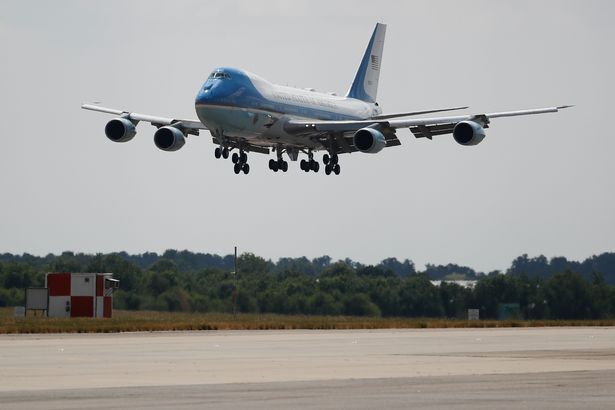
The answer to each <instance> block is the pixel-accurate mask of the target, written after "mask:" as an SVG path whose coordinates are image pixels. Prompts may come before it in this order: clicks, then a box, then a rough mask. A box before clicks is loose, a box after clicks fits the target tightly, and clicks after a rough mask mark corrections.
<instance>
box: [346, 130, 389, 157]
mask: <svg viewBox="0 0 615 410" xmlns="http://www.w3.org/2000/svg"><path fill="white" fill-rule="evenodd" d="M352 140H353V142H354V146H355V147H356V148H357V149H358V150H359V151H361V152H365V153H368V154H375V153H377V152H380V151H382V149H383V148H384V147H386V145H387V141H386V138H385V137H384V135H383V134H382V133H381V132H380V131H378V130H377V129H375V128H369V127H367V128H361V129H360V130H358V131H357V132H355V133H354V136H353V137H352Z"/></svg>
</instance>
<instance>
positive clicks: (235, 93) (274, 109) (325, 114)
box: [195, 68, 362, 122]
mask: <svg viewBox="0 0 615 410" xmlns="http://www.w3.org/2000/svg"><path fill="white" fill-rule="evenodd" d="M216 71H220V72H224V73H227V74H229V75H230V77H231V78H230V79H212V78H210V79H208V80H207V81H206V82H205V84H204V85H203V87H201V89H200V90H199V93H198V95H197V97H196V100H195V105H196V107H197V108H199V107H203V108H205V107H207V106H215V107H229V108H231V107H232V108H239V109H244V110H255V111H266V112H269V113H272V114H279V115H293V116H298V117H304V118H313V119H320V120H358V119H362V118H360V117H356V116H351V115H346V114H342V113H339V112H335V111H332V110H327V109H325V108H322V109H318V108H311V107H304V106H299V105H294V104H291V103H284V102H278V101H271V100H268V99H267V98H265V97H264V96H263V95H262V94H261V93H259V92H258V90H257V89H256V87H255V86H254V84H253V83H252V81H251V80H250V78H249V77H248V76H247V75H246V74H245V73H244V72H243V71H241V70H237V69H234V68H219V69H216ZM199 112H201V113H206V112H207V110H198V109H197V114H199ZM199 118H200V116H199ZM200 120H201V121H203V122H206V121H207V119H206V118H200Z"/></svg>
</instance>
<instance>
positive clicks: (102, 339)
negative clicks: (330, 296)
mask: <svg viewBox="0 0 615 410" xmlns="http://www.w3.org/2000/svg"><path fill="white" fill-rule="evenodd" d="M614 386H615V329H614V328H538V329H537V328H529V329H525V328H521V329H519V328H517V329H453V330H451V329H441V330H374V331H364V330H355V331H262V332H260V331H247V332H244V331H229V332H168V333H167V332H159V333H132V334H112V335H93V334H86V335H14V336H11V335H9V336H0V408H2V409H4V408H7V409H13V408H15V409H22V408H23V409H38V408H45V409H55V408H57V409H73V408H74V409H78V408H107V409H108V408H132V409H140V408H188V409H192V408H193V409H196V408H204V407H210V408H238V407H239V408H263V409H266V408H294V407H308V408H375V407H381V408H408V407H413V408H430V409H441V408H442V409H444V408H451V407H453V408H462V409H463V408H467V409H471V408H485V409H487V408H510V409H513V408H515V409H516V408H540V409H573V408H574V409H576V408H580V407H583V408H605V409H607V408H611V409H612V408H614V407H615V404H614V403H615V387H614Z"/></svg>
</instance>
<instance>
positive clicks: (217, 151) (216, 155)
mask: <svg viewBox="0 0 615 410" xmlns="http://www.w3.org/2000/svg"><path fill="white" fill-rule="evenodd" d="M214 156H215V157H216V159H220V157H221V156H222V151H221V150H220V147H216V149H215V150H214Z"/></svg>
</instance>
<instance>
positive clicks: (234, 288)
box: [233, 246, 238, 316]
mask: <svg viewBox="0 0 615 410" xmlns="http://www.w3.org/2000/svg"><path fill="white" fill-rule="evenodd" d="M234 263H235V272H234V274H235V284H234V286H233V316H235V315H236V314H237V275H238V272H237V246H235V262H234Z"/></svg>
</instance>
